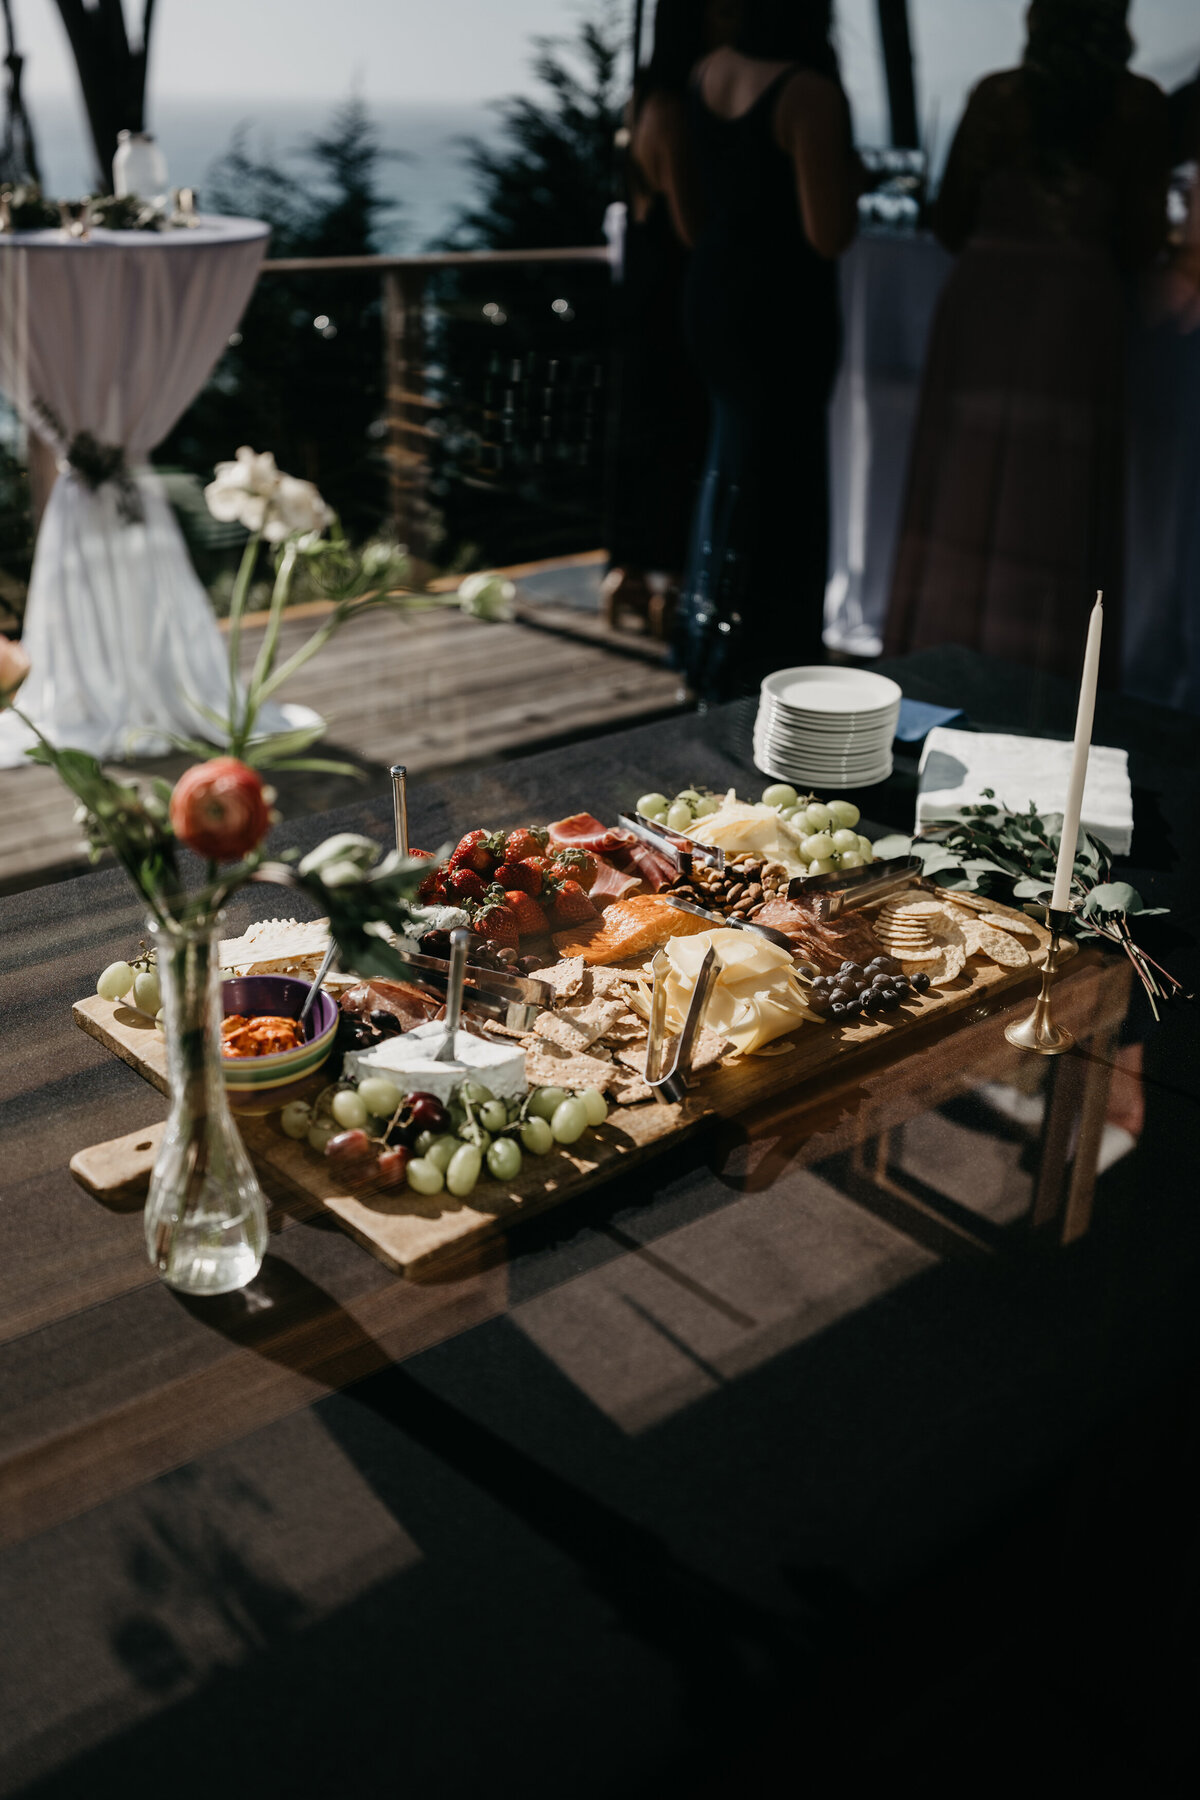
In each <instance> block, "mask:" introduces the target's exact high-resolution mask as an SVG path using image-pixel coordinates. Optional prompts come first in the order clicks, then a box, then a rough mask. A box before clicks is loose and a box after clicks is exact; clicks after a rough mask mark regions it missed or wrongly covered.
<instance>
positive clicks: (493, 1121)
mask: <svg viewBox="0 0 1200 1800" xmlns="http://www.w3.org/2000/svg"><path fill="white" fill-rule="evenodd" d="M479 1123H480V1124H481V1125H482V1126H483V1128H484V1130H485V1131H503V1130H504V1127H505V1126H506V1125H507V1124H508V1108H507V1106H505V1104H504V1102H503V1100H485V1101H484V1103H483V1105H482V1106H481V1107H480V1109H479Z"/></svg>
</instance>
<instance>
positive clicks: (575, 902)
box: [551, 876, 600, 928]
mask: <svg viewBox="0 0 1200 1800" xmlns="http://www.w3.org/2000/svg"><path fill="white" fill-rule="evenodd" d="M551 917H552V918H553V920H554V923H555V925H556V926H558V927H559V928H561V927H563V926H566V925H583V924H585V923H586V922H587V920H589V919H598V918H599V917H600V914H599V913H598V912H597V911H596V909H595V907H594V906H593V905H592V903H591V901H590V900H589V899H588V897H587V895H586V894H585V893H584V891H583V889H582V888H581V887H580V885H579V883H578V882H577V881H572V880H571V879H570V877H569V876H568V878H567V879H566V880H565V881H559V882H556V883H555V886H554V904H553V908H552V911H551Z"/></svg>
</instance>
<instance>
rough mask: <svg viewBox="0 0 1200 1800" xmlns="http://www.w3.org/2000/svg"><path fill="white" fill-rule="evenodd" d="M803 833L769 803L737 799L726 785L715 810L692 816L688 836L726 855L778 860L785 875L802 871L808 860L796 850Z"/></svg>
mask: <svg viewBox="0 0 1200 1800" xmlns="http://www.w3.org/2000/svg"><path fill="white" fill-rule="evenodd" d="M803 835H804V834H803V833H802V832H799V831H794V830H793V829H792V827H791V825H789V824H788V822H787V820H786V819H781V818H780V816H779V814H778V813H777V812H776V810H775V808H774V807H773V806H762V805H752V804H751V803H750V802H749V801H747V800H739V799H738V798H737V795H736V794H735V792H734V790H733V789H732V788H730V790H729V792H728V793H727V794H726V796H725V798H724V800H722V802H721V804H720V806H719V807H718V809H717V811H716V812H714V813H709V814H708V815H707V817H705V818H702V819H696V820H695V821H694V822H693V823H692V825H691V826H690V827H689V829H688V836H689V837H692V838H695V840H696V842H697V843H698V844H711V845H712V846H713V848H714V849H716V850H724V852H725V854H726V856H760V857H762V859H763V860H764V861H765V862H777V863H782V864H783V865H784V867H785V868H786V869H787V872H788V874H789V875H806V874H807V873H808V863H807V862H806V861H805V859H804V857H803V856H801V854H800V841H801V838H802V837H803Z"/></svg>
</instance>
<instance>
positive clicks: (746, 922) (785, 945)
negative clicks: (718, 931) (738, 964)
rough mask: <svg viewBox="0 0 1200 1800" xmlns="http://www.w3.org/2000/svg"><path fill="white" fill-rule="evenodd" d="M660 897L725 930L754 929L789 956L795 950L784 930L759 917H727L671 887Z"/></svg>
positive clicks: (677, 908)
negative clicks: (673, 890)
mask: <svg viewBox="0 0 1200 1800" xmlns="http://www.w3.org/2000/svg"><path fill="white" fill-rule="evenodd" d="M658 897H659V899H660V900H665V901H666V903H667V905H668V906H673V907H674V908H675V910H676V912H686V913H692V914H694V915H695V917H696V918H697V919H707V920H708V921H709V923H710V924H712V925H719V926H720V927H721V928H722V929H723V930H729V928H730V927H732V928H733V930H735V931H752V932H753V933H754V934H755V936H756V937H760V938H766V940H767V942H768V944H778V945H779V948H780V949H781V950H786V951H787V953H788V955H789V956H791V955H792V953H793V951H794V950H795V945H794V944H793V943H792V940H791V939H790V938H789V937H788V936H786V934H785V933H784V932H782V931H776V929H775V927H774V926H773V925H760V924H759V923H758V920H757V919H727V918H726V916H725V914H724V913H719V912H712V911H711V910H710V909H709V908H708V907H707V906H698V905H697V903H696V902H695V901H694V900H681V899H679V898H678V896H677V895H675V894H673V893H672V892H671V890H670V888H666V889H664V891H663V892H662V893H661V894H660V895H659V896H658Z"/></svg>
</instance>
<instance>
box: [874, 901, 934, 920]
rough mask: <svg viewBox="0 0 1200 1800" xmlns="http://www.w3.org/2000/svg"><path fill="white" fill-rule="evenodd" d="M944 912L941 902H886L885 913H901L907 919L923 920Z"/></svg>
mask: <svg viewBox="0 0 1200 1800" xmlns="http://www.w3.org/2000/svg"><path fill="white" fill-rule="evenodd" d="M941 910H942V903H941V901H940V900H888V901H885V902H884V905H883V911H884V912H885V913H901V914H903V915H904V917H905V918H909V919H921V918H925V917H926V916H928V915H929V914H931V913H938V912H941Z"/></svg>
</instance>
